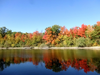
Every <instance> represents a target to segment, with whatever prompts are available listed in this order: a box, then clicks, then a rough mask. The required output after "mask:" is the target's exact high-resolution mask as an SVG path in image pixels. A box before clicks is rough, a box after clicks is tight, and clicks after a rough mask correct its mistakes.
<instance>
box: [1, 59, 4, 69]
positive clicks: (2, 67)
mask: <svg viewBox="0 0 100 75" xmlns="http://www.w3.org/2000/svg"><path fill="white" fill-rule="evenodd" d="M3 69H4V62H3V60H0V71H3Z"/></svg>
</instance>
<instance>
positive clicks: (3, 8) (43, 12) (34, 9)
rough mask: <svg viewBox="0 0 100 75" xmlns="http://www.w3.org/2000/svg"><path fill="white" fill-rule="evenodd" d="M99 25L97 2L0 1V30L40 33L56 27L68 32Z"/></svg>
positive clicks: (91, 0)
mask: <svg viewBox="0 0 100 75" xmlns="http://www.w3.org/2000/svg"><path fill="white" fill-rule="evenodd" d="M97 21H100V0H0V27H3V26H5V27H7V28H8V29H11V30H12V31H21V32H28V33H32V32H34V31H36V30H38V31H39V32H41V31H42V32H43V31H44V30H45V28H46V27H49V26H53V25H55V24H57V25H60V26H65V27H66V28H68V29H70V28H72V27H75V26H81V25H82V24H83V23H84V24H86V25H89V24H90V25H93V24H96V22H97Z"/></svg>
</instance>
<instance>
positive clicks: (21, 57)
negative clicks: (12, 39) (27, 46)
mask: <svg viewBox="0 0 100 75" xmlns="http://www.w3.org/2000/svg"><path fill="white" fill-rule="evenodd" d="M99 57H100V51H98V50H0V71H3V70H4V69H5V68H7V67H9V66H10V65H11V64H20V63H24V62H32V63H33V65H36V66H37V65H38V64H39V63H40V62H43V63H44V64H45V68H47V69H50V70H52V71H54V72H60V71H67V70H68V68H69V67H72V68H74V69H77V70H78V71H80V70H84V72H85V73H87V72H90V71H91V72H94V71H96V72H97V73H100V58H99Z"/></svg>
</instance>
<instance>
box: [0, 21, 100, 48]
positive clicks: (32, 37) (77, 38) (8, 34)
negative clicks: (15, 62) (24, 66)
mask: <svg viewBox="0 0 100 75" xmlns="http://www.w3.org/2000/svg"><path fill="white" fill-rule="evenodd" d="M99 45H100V21H98V22H97V24H95V25H84V24H82V25H81V27H73V28H71V29H70V30H68V29H67V28H66V27H65V26H63V27H62V26H59V25H53V26H52V27H47V28H46V29H45V33H40V32H38V31H35V32H33V33H22V32H12V30H9V29H7V28H6V27H1V28H0V47H34V46H38V47H43V46H50V47H52V46H53V47H54V46H56V47H70V46H71V47H74V46H76V47H85V46H87V47H89V46H99Z"/></svg>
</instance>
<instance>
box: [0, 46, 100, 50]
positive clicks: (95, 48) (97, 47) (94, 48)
mask: <svg viewBox="0 0 100 75" xmlns="http://www.w3.org/2000/svg"><path fill="white" fill-rule="evenodd" d="M2 49H27V50H29V49H76V50H78V49H90V50H100V46H94V47H9V48H5V47H4V48H0V50H2Z"/></svg>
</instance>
